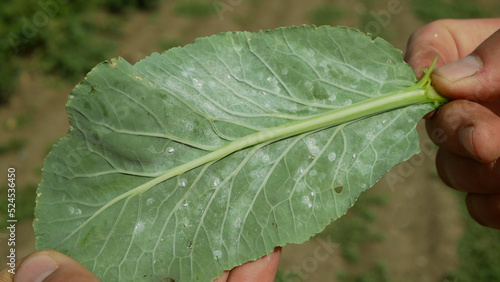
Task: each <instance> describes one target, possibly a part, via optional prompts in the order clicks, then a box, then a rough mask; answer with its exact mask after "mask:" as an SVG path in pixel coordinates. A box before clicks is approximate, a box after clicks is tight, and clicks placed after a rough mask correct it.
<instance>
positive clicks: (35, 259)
mask: <svg viewBox="0 0 500 282" xmlns="http://www.w3.org/2000/svg"><path fill="white" fill-rule="evenodd" d="M58 267H59V266H58V265H57V263H56V262H55V261H54V260H53V259H52V258H51V257H49V256H47V255H35V256H31V257H28V258H27V259H26V260H25V261H24V262H23V263H22V264H21V266H20V267H19V269H18V271H17V273H16V276H14V282H33V281H34V282H42V281H43V280H44V279H45V278H47V277H48V276H49V275H51V274H52V273H54V271H56V269H57V268H58Z"/></svg>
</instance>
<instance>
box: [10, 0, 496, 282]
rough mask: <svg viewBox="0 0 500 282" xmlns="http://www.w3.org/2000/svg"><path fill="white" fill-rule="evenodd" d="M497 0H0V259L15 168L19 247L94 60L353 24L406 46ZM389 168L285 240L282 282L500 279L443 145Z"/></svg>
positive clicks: (489, 238)
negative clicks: (322, 221) (234, 36)
mask: <svg viewBox="0 0 500 282" xmlns="http://www.w3.org/2000/svg"><path fill="white" fill-rule="evenodd" d="M495 15H496V16H497V17H498V16H499V15H500V3H499V2H498V1H497V0H481V1H470V0H412V1H410V0H336V1H326V0H308V1H305V0H269V1H264V0H216V1H211V0H206V1H202V0H184V1H183V0H171V1H167V0H163V1H162V0H86V1H83V0H74V1H67V0H40V1H34V0H33V1H32V0H2V3H0V172H1V173H0V174H1V175H2V176H1V177H0V180H1V182H0V227H1V229H0V262H1V263H0V265H1V267H4V266H5V265H6V264H5V263H6V261H7V258H6V256H7V250H8V247H7V237H8V233H7V232H6V231H7V229H6V226H7V217H6V212H7V196H6V190H7V180H6V175H7V169H8V168H9V167H14V168H15V169H16V181H17V182H16V183H17V194H16V216H17V219H18V220H19V222H18V224H17V229H16V233H17V237H16V251H17V257H18V258H21V257H23V256H25V255H27V254H29V253H30V252H32V251H33V250H34V248H35V246H34V239H33V230H32V227H31V221H32V217H33V208H34V201H35V196H36V187H37V185H38V183H39V182H40V180H41V169H42V166H43V159H44V157H45V156H46V154H47V153H48V152H49V150H50V148H51V146H52V145H53V144H54V143H56V142H57V141H58V140H59V139H60V138H61V137H64V136H65V135H66V131H67V130H68V127H69V124H68V118H67V115H66V112H65V108H64V105H65V103H66V101H67V98H68V95H69V93H70V91H71V89H72V88H73V87H74V86H75V85H76V84H77V83H78V82H79V81H80V80H81V79H82V78H83V76H84V75H85V73H87V72H88V71H90V69H91V68H92V67H93V66H95V65H96V64H97V63H99V62H101V61H104V60H108V59H110V58H113V57H118V56H121V57H123V58H125V59H126V60H128V61H129V62H131V63H135V62H137V61H139V60H140V59H142V58H144V57H145V56H147V55H149V54H151V53H152V52H163V51H165V50H167V49H169V48H172V47H176V46H182V45H185V44H189V43H191V42H192V41H193V40H194V39H195V38H197V37H201V36H209V35H211V34H214V33H218V32H223V31H235V30H248V31H258V30H261V29H270V28H276V27H280V26H292V25H302V24H316V25H323V24H327V25H345V26H350V27H354V28H358V29H360V30H362V31H365V32H370V33H372V35H373V36H381V37H383V38H385V39H386V40H388V41H389V42H391V43H392V44H393V45H394V46H396V47H397V48H399V49H402V50H404V49H405V45H406V41H407V40H408V38H409V36H410V35H411V33H412V32H413V31H414V30H416V29H417V28H418V27H419V26H421V25H423V24H425V23H428V22H430V21H432V20H436V19H440V18H474V17H494V16H495ZM419 131H420V133H421V147H422V149H423V152H422V153H421V154H419V155H417V156H414V157H413V158H412V159H410V160H409V161H407V162H405V163H402V164H400V165H398V166H397V167H395V168H394V169H393V170H391V171H390V172H389V173H388V175H386V176H385V177H384V178H382V179H381V180H380V181H379V183H378V184H376V185H375V186H374V187H373V188H372V189H370V190H369V191H368V192H365V193H364V194H363V195H362V196H361V197H360V199H359V200H358V202H357V203H356V205H355V207H354V208H352V209H351V210H350V211H349V212H348V214H347V215H346V216H344V217H342V218H341V219H339V220H337V221H335V222H333V223H332V224H331V225H330V226H329V227H327V228H326V230H325V231H324V232H322V233H321V234H318V235H317V236H315V237H314V238H312V239H311V240H310V241H309V242H306V243H304V244H301V245H288V246H285V247H284V249H283V256H282V260H281V263H280V267H279V270H278V275H277V277H276V281H500V265H499V264H498V263H499V261H500V231H495V230H491V229H488V228H484V227H481V226H479V225H478V224H476V223H475V222H473V221H472V220H471V219H470V218H469V217H468V215H467V213H466V209H465V206H464V204H463V202H464V199H463V195H461V194H459V193H456V192H453V191H451V189H448V188H446V187H445V186H444V185H443V184H442V183H441V182H440V180H439V179H438V177H437V174H436V172H435V168H434V155H435V151H436V148H435V146H434V145H432V144H431V142H430V141H429V139H428V137H427V136H426V134H425V131H424V130H423V127H422V125H421V124H420V125H419Z"/></svg>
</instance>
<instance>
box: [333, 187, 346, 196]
mask: <svg viewBox="0 0 500 282" xmlns="http://www.w3.org/2000/svg"><path fill="white" fill-rule="evenodd" d="M333 190H334V191H335V192H337V194H340V193H342V190H344V187H342V186H339V187H335V188H333Z"/></svg>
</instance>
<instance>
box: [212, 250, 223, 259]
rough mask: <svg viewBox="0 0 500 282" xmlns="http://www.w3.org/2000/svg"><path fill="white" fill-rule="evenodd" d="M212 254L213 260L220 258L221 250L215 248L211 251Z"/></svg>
mask: <svg viewBox="0 0 500 282" xmlns="http://www.w3.org/2000/svg"><path fill="white" fill-rule="evenodd" d="M213 254H214V260H218V259H220V258H222V251H220V250H215V251H214V252H213Z"/></svg>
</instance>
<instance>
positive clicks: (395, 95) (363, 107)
mask: <svg viewBox="0 0 500 282" xmlns="http://www.w3.org/2000/svg"><path fill="white" fill-rule="evenodd" d="M435 62H436V61H434V63H433V64H432V65H431V67H429V70H427V71H426V75H425V76H424V77H423V78H422V80H420V81H419V82H418V83H416V84H415V85H413V86H411V87H408V88H405V89H402V90H398V91H394V92H391V93H388V94H385V95H381V96H378V97H374V98H371V99H367V100H364V101H361V102H358V103H355V104H352V105H349V106H345V107H342V108H340V109H336V110H332V111H329V112H326V113H322V114H319V115H315V116H312V117H310V118H308V119H304V120H300V121H295V122H291V123H288V124H284V125H281V126H277V127H273V128H269V129H266V130H263V131H260V132H257V133H254V134H251V135H248V136H245V137H243V138H240V139H238V140H236V141H233V142H231V143H229V144H227V145H225V146H223V147H221V148H219V149H218V150H216V151H213V152H211V153H209V154H206V155H204V156H202V157H200V158H198V159H195V160H192V161H190V162H187V163H185V164H183V165H180V166H178V167H175V168H173V169H170V170H167V171H166V172H165V173H163V174H162V175H160V176H159V177H157V178H155V179H152V180H151V181H149V182H147V183H144V184H143V185H141V186H139V187H137V188H135V189H134V190H132V191H130V192H131V194H138V193H143V192H145V191H147V190H149V189H150V188H151V187H153V186H155V185H156V184H158V183H161V182H163V181H165V180H168V179H170V178H172V177H175V176H177V175H180V174H183V173H185V172H187V171H189V170H191V169H194V168H197V167H199V166H201V165H204V164H206V163H209V162H213V161H216V160H220V159H222V158H224V157H226V156H228V155H230V154H232V153H234V152H237V151H239V150H242V149H245V148H248V147H250V146H254V145H257V144H261V143H263V142H273V141H277V140H280V139H285V138H288V137H291V136H295V135H298V134H302V133H306V132H311V131H315V130H319V129H323V128H327V127H332V126H336V125H339V124H343V123H347V122H351V121H354V120H359V119H363V118H366V117H370V116H373V115H376V114H380V113H384V112H388V111H392V110H395V109H399V108H403V107H406V106H410V105H418V104H425V103H432V104H434V106H435V107H436V108H437V107H439V106H440V105H442V104H444V103H446V102H447V101H448V100H447V99H446V98H444V97H442V96H441V95H439V94H438V93H437V92H436V90H435V89H434V88H433V87H432V86H431V84H430V73H431V72H432V70H433V67H434V64H435ZM127 194H128V193H127Z"/></svg>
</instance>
